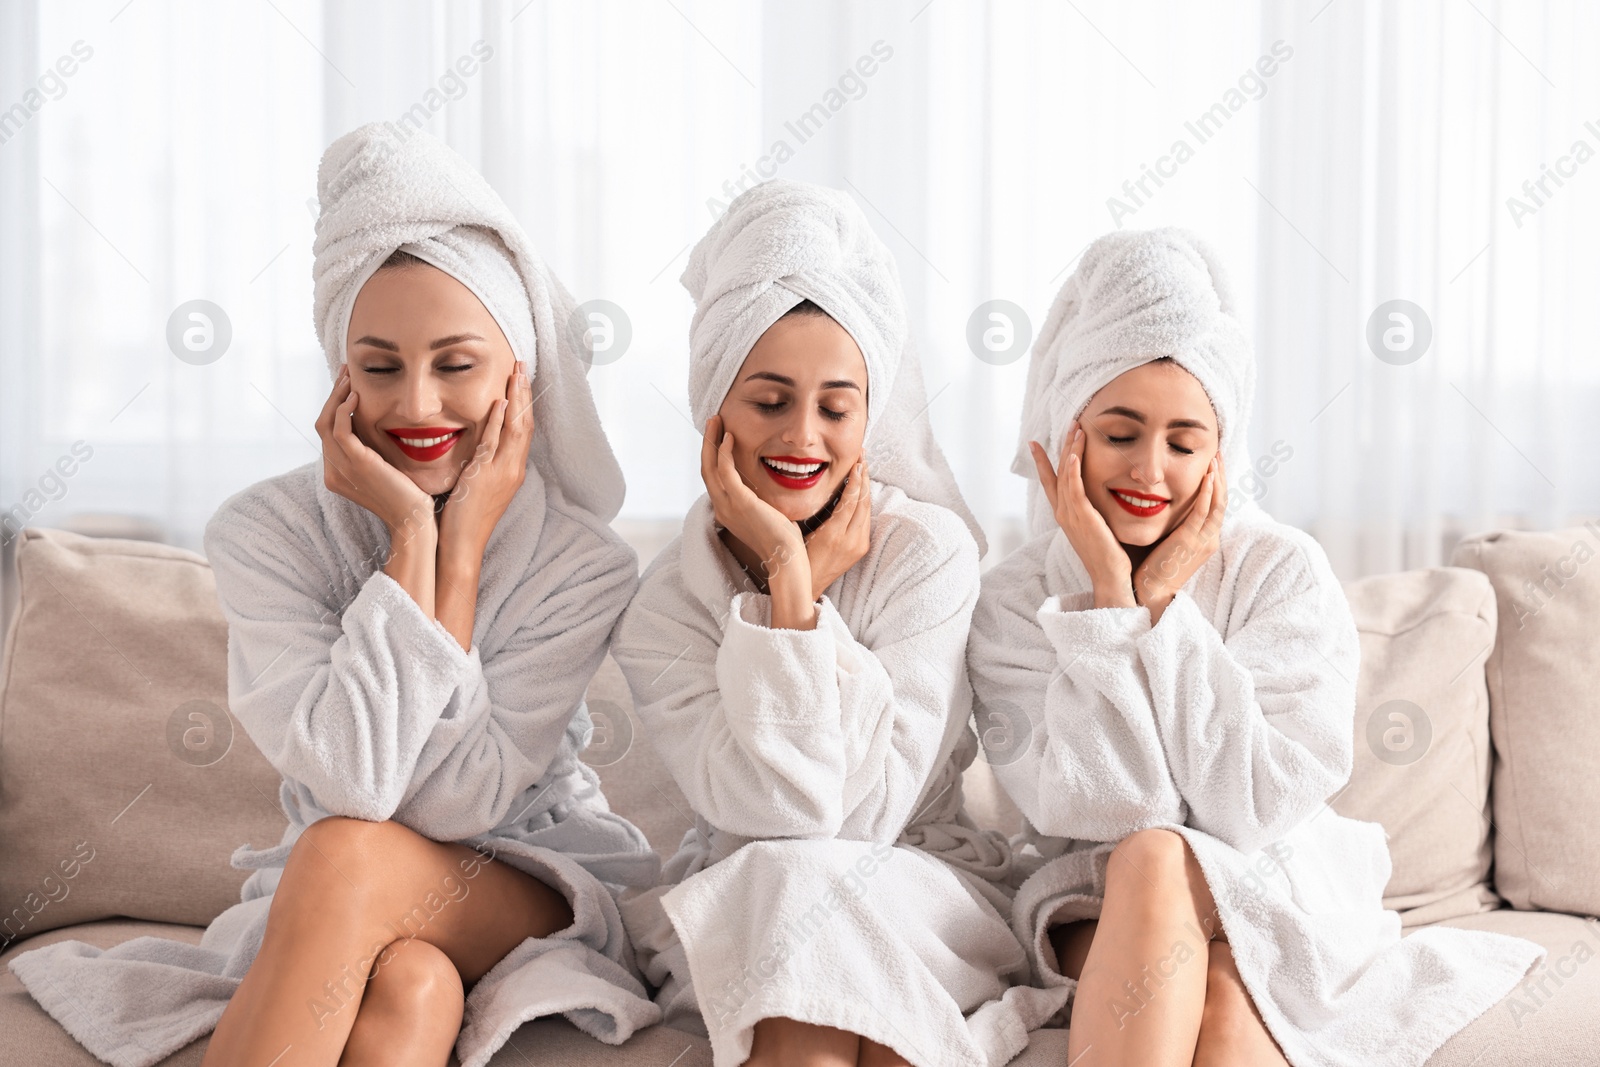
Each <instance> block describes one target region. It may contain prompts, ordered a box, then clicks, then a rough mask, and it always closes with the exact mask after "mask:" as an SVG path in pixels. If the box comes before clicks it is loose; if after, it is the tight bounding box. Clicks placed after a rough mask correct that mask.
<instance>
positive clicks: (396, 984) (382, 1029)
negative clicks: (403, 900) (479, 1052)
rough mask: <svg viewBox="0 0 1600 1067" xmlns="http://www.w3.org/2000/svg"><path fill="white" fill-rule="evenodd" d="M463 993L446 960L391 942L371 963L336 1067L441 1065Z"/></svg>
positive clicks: (412, 943)
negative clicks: (364, 988) (369, 971)
mask: <svg viewBox="0 0 1600 1067" xmlns="http://www.w3.org/2000/svg"><path fill="white" fill-rule="evenodd" d="M465 1006H466V994H465V992H464V990H463V987H462V982H461V975H460V973H459V972H458V971H457V970H456V968H455V965H454V964H453V963H451V962H450V958H449V957H448V956H446V955H445V954H444V952H442V951H441V950H439V949H438V948H435V947H434V946H433V945H430V944H428V943H427V942H426V941H418V940H416V939H414V938H400V939H398V940H395V941H391V942H390V943H389V945H388V946H387V947H386V948H385V949H384V950H383V952H382V953H381V954H380V955H379V956H378V958H377V960H376V961H375V962H374V964H373V969H372V976H371V978H370V979H369V980H368V981H367V986H366V992H365V994H364V995H363V996H362V999H361V1007H360V1009H359V1010H358V1011H357V1013H356V1018H355V1024H354V1026H353V1027H352V1029H351V1031H350V1037H349V1040H348V1041H347V1042H346V1043H345V1047H344V1053H343V1055H341V1056H340V1058H339V1067H379V1065H382V1067H392V1065H393V1064H396V1063H444V1062H445V1061H446V1060H447V1059H448V1058H449V1056H450V1048H451V1046H452V1045H454V1044H455V1041H456V1037H457V1035H458V1034H459V1033H460V1032H461V1017H462V1013H463V1011H464V1010H465Z"/></svg>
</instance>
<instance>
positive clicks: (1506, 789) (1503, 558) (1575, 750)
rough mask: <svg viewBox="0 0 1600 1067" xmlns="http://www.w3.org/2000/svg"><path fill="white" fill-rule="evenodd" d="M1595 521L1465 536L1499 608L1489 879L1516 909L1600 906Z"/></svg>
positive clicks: (1599, 615)
mask: <svg viewBox="0 0 1600 1067" xmlns="http://www.w3.org/2000/svg"><path fill="white" fill-rule="evenodd" d="M1597 555H1600V522H1591V523H1590V524H1589V525H1587V526H1583V527H1575V528H1572V529H1567V530H1556V531H1552V532H1547V533H1527V532H1519V531H1499V532H1496V533H1488V534H1481V535H1478V536H1476V537H1470V538H1467V539H1466V540H1465V541H1463V542H1462V543H1461V544H1460V545H1458V546H1457V547H1456V552H1455V556H1454V562H1456V563H1458V564H1460V565H1463V566H1467V567H1473V568H1476V569H1477V570H1480V571H1483V572H1484V573H1485V574H1486V575H1488V577H1489V581H1490V582H1492V583H1493V584H1494V589H1495V593H1496V595H1497V598H1498V600H1499V605H1500V637H1499V640H1498V641H1497V642H1496V643H1495V647H1494V654H1493V655H1491V656H1490V657H1489V662H1488V665H1487V668H1486V672H1487V675H1488V681H1489V729H1490V731H1491V733H1492V735H1493V737H1494V750H1495V760H1494V821H1495V830H1496V837H1495V846H1494V857H1495V888H1496V889H1498V890H1499V891H1500V895H1501V896H1503V897H1505V898H1506V900H1507V901H1509V902H1510V903H1511V905H1512V906H1513V907H1518V908H1534V909H1539V910H1550V911H1566V912H1574V913H1580V914H1584V915H1600V873H1597V872H1600V837H1597V836H1596V835H1595V832H1594V828H1595V826H1596V825H1597V824H1600V774H1597V773H1596V772H1595V753H1597V752H1600V642H1597V641H1596V640H1595V632H1594V630H1595V625H1596V623H1600V562H1596V560H1595V557H1596V556H1597Z"/></svg>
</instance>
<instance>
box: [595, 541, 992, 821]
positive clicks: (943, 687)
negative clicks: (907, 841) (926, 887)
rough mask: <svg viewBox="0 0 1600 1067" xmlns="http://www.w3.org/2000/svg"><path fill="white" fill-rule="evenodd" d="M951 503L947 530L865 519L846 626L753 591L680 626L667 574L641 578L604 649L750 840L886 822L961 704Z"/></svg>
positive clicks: (959, 587)
mask: <svg viewBox="0 0 1600 1067" xmlns="http://www.w3.org/2000/svg"><path fill="white" fill-rule="evenodd" d="M940 512H941V514H944V512H943V509H940ZM949 517H950V520H951V521H952V522H953V523H954V524H955V527H957V528H960V529H959V536H957V531H956V530H955V529H951V530H944V529H943V528H941V529H940V530H939V532H938V535H937V536H935V535H934V534H933V533H932V532H931V531H930V529H929V527H928V526H927V525H925V524H922V523H920V522H914V521H910V520H908V519H905V518H904V517H895V519H896V521H892V522H890V523H885V524H883V528H880V527H875V529H874V540H875V542H876V543H875V544H874V546H873V549H872V550H871V551H870V552H869V556H868V558H867V559H865V560H863V561H862V562H861V563H858V564H857V567H858V568H863V570H862V571H861V572H860V573H854V569H853V573H852V575H849V576H847V578H846V579H845V580H854V581H860V582H866V583H870V591H869V593H868V601H869V607H868V609H867V610H868V614H869V618H868V619H867V620H866V621H865V624H864V625H862V626H860V630H861V636H860V638H859V639H858V638H857V637H856V636H852V634H851V630H850V628H849V626H848V625H847V624H846V622H845V620H844V619H843V618H842V617H841V616H840V614H839V611H838V609H837V608H836V606H835V604H834V602H833V600H832V599H831V598H830V597H827V596H824V597H823V599H822V601H821V603H820V605H819V608H818V611H819V618H818V621H817V626H816V629H814V630H787V629H773V628H771V627H770V625H769V623H770V619H771V600H770V598H769V597H767V596H765V595H762V594H758V593H753V592H743V593H739V594H737V595H735V596H734V597H733V600H732V603H731V604H730V605H729V610H728V612H727V615H726V617H725V618H724V619H722V620H705V621H703V622H701V623H700V624H699V625H698V626H694V625H690V624H686V623H685V622H677V621H674V620H673V618H672V617H671V613H670V612H669V611H663V610H660V607H664V606H665V605H666V603H667V602H668V601H671V600H676V599H678V598H677V597H674V596H672V595H671V593H672V590H670V589H668V588H666V587H665V586H666V584H667V583H665V582H663V583H662V585H661V587H658V590H652V589H651V588H650V587H649V586H648V585H647V587H646V590H645V591H644V592H642V593H641V594H640V596H639V600H638V602H637V603H636V604H635V606H634V608H633V609H631V610H630V611H629V617H628V618H626V619H625V620H624V623H623V626H622V629H621V630H620V631H619V640H618V642H617V650H616V653H615V654H616V656H617V658H618V661H619V662H620V663H621V665H622V667H623V669H624V670H625V671H626V672H628V675H629V680H630V682H631V683H632V684H633V685H634V693H635V699H636V700H637V702H638V706H639V714H640V717H641V719H642V720H643V721H644V722H645V724H646V726H647V728H648V730H649V734H650V737H651V739H652V742H653V743H654V744H655V745H656V747H657V748H658V750H659V751H660V752H661V754H662V757H663V759H664V761H665V762H666V764H667V766H668V768H669V769H670V770H671V772H672V774H673V777H674V779H675V780H676V781H677V783H678V785H679V787H680V788H681V789H682V790H683V793H684V795H685V796H686V797H687V798H688V800H689V802H690V804H691V805H692V806H693V807H694V809H695V811H696V812H697V813H698V814H699V815H700V816H701V817H702V818H704V819H706V820H707V821H708V822H710V823H711V824H712V825H713V826H716V827H718V828H719V829H722V830H725V831H728V832H731V833H735V834H739V835H742V836H745V837H752V838H780V837H799V838H833V837H845V838H849V839H852V840H874V841H893V840H895V839H897V838H898V837H899V836H900V834H901V832H902V831H903V830H904V828H905V826H906V825H907V823H908V822H909V821H910V820H911V818H912V816H913V814H914V811H913V807H914V805H915V803H916V800H917V797H918V795H919V794H920V793H921V792H922V789H923V787H924V786H925V785H926V783H927V781H928V778H929V777H930V775H931V774H932V773H933V771H934V769H935V768H934V763H935V762H936V760H937V758H938V753H939V750H940V747H941V743H942V741H943V739H944V735H945V732H946V726H947V724H948V722H949V717H950V716H951V715H952V714H955V715H957V716H958V717H959V718H960V720H961V721H962V722H965V721H966V718H967V714H968V708H969V706H970V699H971V697H970V690H969V689H968V687H967V680H966V669H965V662H964V658H965V651H964V650H965V647H966V637H967V628H968V624H969V621H970V618H971V613H972V608H973V605H974V602H975V600H976V589H977V548H976V545H974V544H973V542H972V539H971V536H970V535H969V534H967V533H966V531H965V529H964V527H961V523H960V520H959V519H957V518H956V517H955V516H954V515H953V514H950V516H949ZM671 578H672V580H674V581H679V580H681V578H680V576H678V575H673V576H671ZM835 588H838V586H837V585H836V586H835ZM658 605H659V606H658Z"/></svg>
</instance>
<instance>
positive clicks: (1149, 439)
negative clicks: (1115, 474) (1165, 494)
mask: <svg viewBox="0 0 1600 1067" xmlns="http://www.w3.org/2000/svg"><path fill="white" fill-rule="evenodd" d="M1128 460H1129V463H1130V466H1129V470H1128V477H1129V478H1130V479H1132V480H1133V481H1135V482H1138V483H1139V484H1140V485H1143V486H1155V485H1160V484H1161V482H1162V481H1163V480H1164V479H1165V478H1166V476H1167V472H1166V460H1167V446H1166V442H1165V441H1162V440H1159V439H1158V437H1157V435H1155V434H1146V435H1145V439H1144V441H1143V442H1142V443H1140V444H1139V445H1137V446H1136V447H1134V448H1132V449H1129V450H1128Z"/></svg>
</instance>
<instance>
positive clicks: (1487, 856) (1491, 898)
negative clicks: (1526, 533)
mask: <svg viewBox="0 0 1600 1067" xmlns="http://www.w3.org/2000/svg"><path fill="white" fill-rule="evenodd" d="M1344 590H1345V596H1346V597H1347V599H1348V600H1349V602H1350V610H1351V613H1352V614H1353V615H1354V617H1355V622H1356V629H1357V631H1358V632H1359V634H1360V639H1361V667H1360V673H1359V677H1358V678H1357V680H1356V722H1355V763H1354V768H1353V771H1352V773H1351V775H1350V783H1349V785H1348V786H1346V787H1345V789H1344V790H1343V791H1342V792H1340V793H1339V794H1338V795H1337V796H1336V797H1335V799H1334V800H1333V802H1332V803H1333V808H1334V810H1335V811H1337V812H1339V813H1340V814H1341V815H1346V816H1349V817H1350V818H1353V819H1363V820H1366V821H1369V822H1377V823H1381V824H1382V825H1383V828H1384V829H1385V830H1386V831H1387V832H1388V835H1389V853H1390V858H1391V859H1392V861H1393V873H1392V874H1391V876H1390V878H1389V885H1388V887H1387V889H1386V890H1385V893H1384V906H1385V907H1389V908H1392V909H1394V910H1395V911H1398V912H1400V915H1401V921H1402V923H1404V924H1405V925H1407V926H1411V925H1416V924H1419V923H1426V922H1435V921H1438V920H1441V919H1447V918H1451V917H1453V916H1459V915H1470V914H1473V913H1476V912H1480V911H1484V910H1486V909H1489V908H1494V907H1497V906H1498V903H1499V902H1498V900H1497V899H1496V897H1495V895H1494V892H1493V890H1492V889H1491V888H1490V887H1489V869H1490V865H1491V852H1490V846H1489V824H1488V821H1487V818H1486V813H1487V811H1488V794H1489V766H1490V755H1489V726H1488V698H1487V696H1486V693H1485V689H1484V672H1483V664H1484V659H1485V657H1486V656H1488V654H1489V650H1490V648H1491V647H1492V646H1493V644H1494V639H1495V619H1496V616H1495V601H1494V591H1493V590H1492V589H1491V588H1490V586H1489V582H1488V581H1487V580H1486V579H1485V578H1484V576H1483V575H1482V574H1479V573H1478V572H1476V571H1472V570H1465V569H1462V568H1459V567H1434V568H1430V569H1427V570H1411V571H1403V572H1400V573H1398V574H1383V575H1376V576H1373V577H1370V578H1362V579H1359V580H1356V581H1352V582H1346V583H1345V585H1344Z"/></svg>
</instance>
